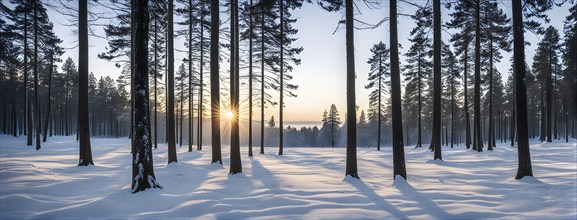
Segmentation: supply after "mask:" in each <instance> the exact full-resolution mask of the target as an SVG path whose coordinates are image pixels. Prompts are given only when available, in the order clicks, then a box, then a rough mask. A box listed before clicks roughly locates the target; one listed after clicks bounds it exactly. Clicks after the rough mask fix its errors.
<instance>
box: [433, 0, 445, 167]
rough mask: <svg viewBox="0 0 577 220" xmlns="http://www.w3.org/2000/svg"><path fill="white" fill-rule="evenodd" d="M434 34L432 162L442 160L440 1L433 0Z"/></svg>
mask: <svg viewBox="0 0 577 220" xmlns="http://www.w3.org/2000/svg"><path fill="white" fill-rule="evenodd" d="M433 11H434V12H433V14H434V15H433V16H434V21H433V25H434V34H433V38H434V39H433V44H434V45H433V47H434V49H433V53H434V57H433V59H434V65H433V82H434V87H433V90H434V91H433V134H432V141H431V145H432V146H431V148H432V149H433V151H434V152H435V153H434V160H437V159H439V160H443V158H442V156H441V129H442V127H441V86H442V84H441V0H433Z"/></svg>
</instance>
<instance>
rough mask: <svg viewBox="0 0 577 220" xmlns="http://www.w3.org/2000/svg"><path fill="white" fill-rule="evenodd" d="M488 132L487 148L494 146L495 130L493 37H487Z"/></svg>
mask: <svg viewBox="0 0 577 220" xmlns="http://www.w3.org/2000/svg"><path fill="white" fill-rule="evenodd" d="M488 130H489V133H488V136H489V138H487V139H488V140H487V150H490V151H492V150H493V147H495V131H494V125H493V38H492V37H489V129H488Z"/></svg>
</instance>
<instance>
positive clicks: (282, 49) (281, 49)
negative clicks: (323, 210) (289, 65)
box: [278, 0, 356, 172]
mask: <svg viewBox="0 0 577 220" xmlns="http://www.w3.org/2000/svg"><path fill="white" fill-rule="evenodd" d="M279 5H280V45H279V46H280V88H279V90H280V105H279V111H280V112H279V122H280V123H279V148H278V155H282V154H283V133H284V132H283V128H284V127H283V108H284V100H283V89H284V84H283V83H284V82H283V80H284V79H283V78H284V75H283V72H284V69H283V68H284V58H283V56H284V4H283V0H279ZM347 27H348V25H347ZM351 39H352V35H351ZM353 56H354V55H353ZM347 57H348V54H347ZM347 72H348V70H347ZM353 72H354V70H353ZM347 74H348V73H347ZM353 74H354V73H353ZM353 97H354V96H353ZM355 143H356V141H355ZM355 145H356V144H355ZM355 172H356V171H355Z"/></svg>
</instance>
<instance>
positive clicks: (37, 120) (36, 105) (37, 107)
mask: <svg viewBox="0 0 577 220" xmlns="http://www.w3.org/2000/svg"><path fill="white" fill-rule="evenodd" d="M37 4H38V1H37V0H34V128H35V129H34V130H35V136H36V150H40V102H39V100H38V12H37V11H38V9H37V8H38V5H37Z"/></svg>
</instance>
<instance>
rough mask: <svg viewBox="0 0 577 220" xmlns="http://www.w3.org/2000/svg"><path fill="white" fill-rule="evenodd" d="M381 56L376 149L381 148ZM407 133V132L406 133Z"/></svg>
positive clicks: (380, 61) (380, 60) (380, 62)
mask: <svg viewBox="0 0 577 220" xmlns="http://www.w3.org/2000/svg"><path fill="white" fill-rule="evenodd" d="M381 56H382V55H379V107H378V108H379V110H378V114H379V115H378V116H377V123H378V125H377V132H378V133H377V150H378V151H380V150H381V115H382V113H381V101H382V100H381V94H383V93H382V91H381V89H382V78H383V70H382V66H383V65H382V60H383V59H381ZM407 127H408V126H407ZM407 134H408V133H407ZM407 142H408V141H407Z"/></svg>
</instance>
